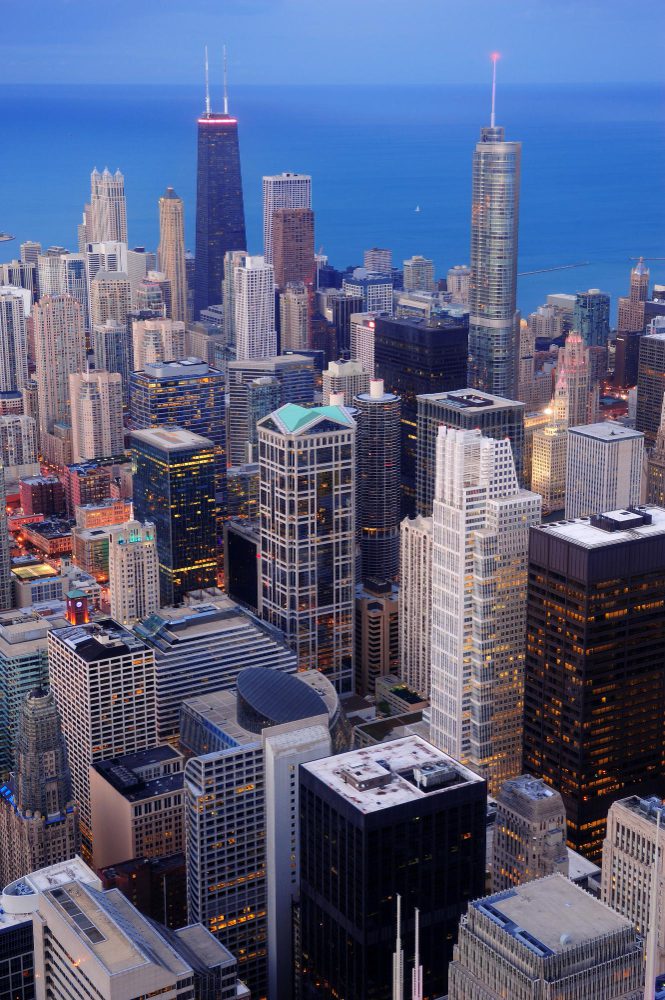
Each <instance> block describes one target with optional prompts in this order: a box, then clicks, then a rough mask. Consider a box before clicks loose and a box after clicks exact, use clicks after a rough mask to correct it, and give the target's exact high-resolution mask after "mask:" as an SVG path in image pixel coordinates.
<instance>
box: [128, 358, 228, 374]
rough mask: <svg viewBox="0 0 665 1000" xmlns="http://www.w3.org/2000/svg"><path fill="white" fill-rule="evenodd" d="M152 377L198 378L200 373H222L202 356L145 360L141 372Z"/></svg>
mask: <svg viewBox="0 0 665 1000" xmlns="http://www.w3.org/2000/svg"><path fill="white" fill-rule="evenodd" d="M136 374H138V375H141V374H142V375H146V376H147V377H148V378H152V379H171V378H200V377H201V376H202V375H206V376H207V375H213V376H214V375H220V376H221V375H222V372H220V371H219V369H218V368H211V367H210V365H209V364H208V362H207V361H203V359H202V358H182V359H181V360H180V361H156V362H154V363H150V362H147V363H146V364H145V366H144V368H143V371H142V372H137V373H136Z"/></svg>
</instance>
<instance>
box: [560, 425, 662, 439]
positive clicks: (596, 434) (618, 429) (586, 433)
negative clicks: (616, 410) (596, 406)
mask: <svg viewBox="0 0 665 1000" xmlns="http://www.w3.org/2000/svg"><path fill="white" fill-rule="evenodd" d="M568 433H569V434H577V435H579V436H580V437H589V438H595V439H596V440H598V441H614V440H616V439H620V440H628V439H630V438H643V437H644V434H643V433H642V431H636V430H633V429H632V427H626V426H625V425H624V424H619V423H617V422H616V421H615V420H602V421H600V422H599V423H597V424H581V425H580V426H579V427H569V428H568Z"/></svg>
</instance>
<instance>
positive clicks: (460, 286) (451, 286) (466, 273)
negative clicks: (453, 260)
mask: <svg viewBox="0 0 665 1000" xmlns="http://www.w3.org/2000/svg"><path fill="white" fill-rule="evenodd" d="M470 285H471V268H470V267H469V266H468V265H467V264H455V266H454V267H451V268H449V269H448V274H447V275H446V288H447V290H448V292H450V295H451V297H452V298H451V301H452V302H453V303H454V304H455V305H461V306H468V304H469V288H470Z"/></svg>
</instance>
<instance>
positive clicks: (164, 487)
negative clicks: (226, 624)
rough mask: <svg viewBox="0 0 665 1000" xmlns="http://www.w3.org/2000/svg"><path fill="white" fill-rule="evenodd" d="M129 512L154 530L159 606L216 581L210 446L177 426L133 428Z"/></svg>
mask: <svg viewBox="0 0 665 1000" xmlns="http://www.w3.org/2000/svg"><path fill="white" fill-rule="evenodd" d="M132 448H133V451H134V516H135V517H136V518H138V519H140V520H141V521H152V523H153V524H154V525H155V528H156V530H157V555H158V557H159V592H160V599H161V604H162V607H170V606H173V605H177V604H181V603H182V600H183V597H184V596H185V594H186V593H187V592H188V591H189V590H201V589H205V588H207V587H214V586H215V585H216V583H217V544H216V516H215V514H216V504H215V446H214V444H213V442H212V441H210V440H209V439H208V438H204V437H201V436H200V435H198V434H193V433H192V431H188V430H184V429H183V428H181V427H159V428H155V429H153V430H142V431H134V432H133V434H132Z"/></svg>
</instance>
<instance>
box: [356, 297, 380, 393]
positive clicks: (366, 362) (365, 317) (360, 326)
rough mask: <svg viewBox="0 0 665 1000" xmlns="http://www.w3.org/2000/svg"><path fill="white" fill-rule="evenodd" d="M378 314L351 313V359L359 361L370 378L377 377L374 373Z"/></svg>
mask: <svg viewBox="0 0 665 1000" xmlns="http://www.w3.org/2000/svg"><path fill="white" fill-rule="evenodd" d="M377 315H378V314H377V313H375V312H368V313H351V316H350V317H349V326H350V330H351V357H352V358H353V360H354V361H359V362H360V364H361V365H362V366H363V371H366V372H367V374H368V375H369V377H370V378H374V377H375V371H374V367H375V366H374V337H375V326H376V322H375V321H376V317H377Z"/></svg>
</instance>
